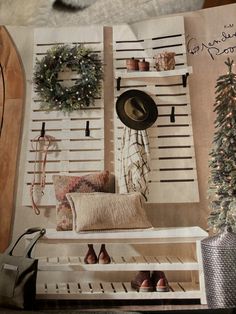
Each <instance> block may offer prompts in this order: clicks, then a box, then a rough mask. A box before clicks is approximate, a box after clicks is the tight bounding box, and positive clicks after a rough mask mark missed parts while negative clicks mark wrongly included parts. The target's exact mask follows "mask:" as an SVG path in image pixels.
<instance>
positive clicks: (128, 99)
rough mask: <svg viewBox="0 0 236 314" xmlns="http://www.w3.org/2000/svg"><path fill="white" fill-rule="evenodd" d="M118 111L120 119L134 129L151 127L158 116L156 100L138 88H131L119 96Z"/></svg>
mask: <svg viewBox="0 0 236 314" xmlns="http://www.w3.org/2000/svg"><path fill="white" fill-rule="evenodd" d="M116 112H117V115H118V117H119V118H120V120H121V121H122V122H123V123H124V124H125V125H126V126H128V127H129V128H130V129H134V130H145V129H147V128H149V127H150V126H152V124H153V123H154V122H155V121H156V119H157V117H158V110H157V105H156V103H155V102H154V100H153V99H152V98H151V97H150V96H149V95H148V94H146V93H145V92H143V91H140V90H137V89H130V90H128V91H126V92H124V93H123V94H121V95H120V96H119V97H118V98H117V101H116Z"/></svg>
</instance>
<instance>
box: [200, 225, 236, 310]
mask: <svg viewBox="0 0 236 314" xmlns="http://www.w3.org/2000/svg"><path fill="white" fill-rule="evenodd" d="M201 249H202V259H203V271H204V278H205V288H206V298H207V304H208V306H209V307H210V308H229V307H235V306H236V233H233V232H232V231H231V230H230V229H229V228H227V229H225V230H224V231H223V232H221V233H219V234H218V235H216V236H212V237H208V238H206V239H204V240H202V241H201Z"/></svg>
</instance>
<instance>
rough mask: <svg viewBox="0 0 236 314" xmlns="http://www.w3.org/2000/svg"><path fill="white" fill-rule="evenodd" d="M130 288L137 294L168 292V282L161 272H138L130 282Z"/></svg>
mask: <svg viewBox="0 0 236 314" xmlns="http://www.w3.org/2000/svg"><path fill="white" fill-rule="evenodd" d="M131 287H132V288H133V289H135V290H137V291H139V292H152V291H157V292H168V291H169V290H170V288H169V284H168V281H167V279H166V276H165V274H164V272H163V271H153V272H152V275H150V271H139V272H138V273H137V274H136V276H135V277H134V279H133V280H132V281H131Z"/></svg>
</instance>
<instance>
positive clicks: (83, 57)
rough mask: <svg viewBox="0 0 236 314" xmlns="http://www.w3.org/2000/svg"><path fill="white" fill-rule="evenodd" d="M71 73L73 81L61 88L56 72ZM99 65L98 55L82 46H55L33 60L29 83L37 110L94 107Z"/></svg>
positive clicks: (99, 89) (99, 88)
mask: <svg viewBox="0 0 236 314" xmlns="http://www.w3.org/2000/svg"><path fill="white" fill-rule="evenodd" d="M66 70H71V71H72V73H77V79H75V80H74V84H73V85H72V86H70V87H66V86H63V85H62V84H61V82H60V80H59V78H58V74H59V73H60V72H65V71H66ZM102 76H103V73H102V63H101V60H100V59H99V57H98V54H97V53H95V52H94V51H92V50H91V49H89V48H86V47H84V46H83V45H74V46H72V47H70V46H69V45H56V46H54V47H53V48H51V49H49V50H48V51H47V53H46V55H45V56H44V57H43V58H42V59H37V60H36V65H35V71H34V76H33V81H34V85H35V91H36V93H37V94H38V95H39V97H40V101H41V109H43V110H46V111H51V110H60V111H64V112H71V111H73V110H79V109H83V108H85V107H88V106H90V105H91V104H94V100H95V98H98V97H100V92H101V80H102Z"/></svg>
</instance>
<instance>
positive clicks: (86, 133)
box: [85, 121, 90, 136]
mask: <svg viewBox="0 0 236 314" xmlns="http://www.w3.org/2000/svg"><path fill="white" fill-rule="evenodd" d="M85 136H90V129H89V121H86V128H85Z"/></svg>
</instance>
